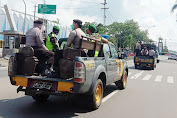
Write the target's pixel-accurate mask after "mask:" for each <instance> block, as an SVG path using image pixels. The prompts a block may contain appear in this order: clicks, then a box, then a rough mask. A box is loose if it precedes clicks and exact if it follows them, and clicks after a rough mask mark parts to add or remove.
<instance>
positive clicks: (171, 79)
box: [167, 76, 174, 84]
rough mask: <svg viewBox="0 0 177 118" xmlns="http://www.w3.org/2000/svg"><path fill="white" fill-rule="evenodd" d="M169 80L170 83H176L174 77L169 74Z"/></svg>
mask: <svg viewBox="0 0 177 118" xmlns="http://www.w3.org/2000/svg"><path fill="white" fill-rule="evenodd" d="M167 82H168V83H170V84H173V83H174V79H173V77H172V76H168V77H167Z"/></svg>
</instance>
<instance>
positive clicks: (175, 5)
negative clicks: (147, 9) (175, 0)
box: [171, 4, 177, 12]
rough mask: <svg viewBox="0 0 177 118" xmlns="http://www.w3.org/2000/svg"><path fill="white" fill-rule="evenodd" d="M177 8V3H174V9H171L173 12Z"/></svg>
mask: <svg viewBox="0 0 177 118" xmlns="http://www.w3.org/2000/svg"><path fill="white" fill-rule="evenodd" d="M176 8H177V4H174V5H173V7H172V9H171V12H174V10H175V9H176Z"/></svg>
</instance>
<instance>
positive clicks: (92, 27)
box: [89, 24, 97, 33]
mask: <svg viewBox="0 0 177 118" xmlns="http://www.w3.org/2000/svg"><path fill="white" fill-rule="evenodd" d="M89 29H90V31H91V32H92V33H95V32H96V30H97V28H96V26H95V25H93V24H90V25H89Z"/></svg>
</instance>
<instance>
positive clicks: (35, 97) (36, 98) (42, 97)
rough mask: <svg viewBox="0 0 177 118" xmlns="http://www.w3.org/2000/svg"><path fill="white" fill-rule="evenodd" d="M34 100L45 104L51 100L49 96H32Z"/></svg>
mask: <svg viewBox="0 0 177 118" xmlns="http://www.w3.org/2000/svg"><path fill="white" fill-rule="evenodd" d="M32 98H33V99H34V100H36V101H37V102H45V101H47V99H48V98H49V95H35V96H32Z"/></svg>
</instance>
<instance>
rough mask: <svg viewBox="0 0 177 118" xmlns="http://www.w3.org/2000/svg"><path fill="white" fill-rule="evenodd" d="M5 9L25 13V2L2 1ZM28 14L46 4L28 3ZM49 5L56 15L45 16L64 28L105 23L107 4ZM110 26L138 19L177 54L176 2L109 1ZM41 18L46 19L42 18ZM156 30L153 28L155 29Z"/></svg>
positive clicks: (66, 0) (75, 0)
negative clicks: (80, 23) (78, 22)
mask: <svg viewBox="0 0 177 118" xmlns="http://www.w3.org/2000/svg"><path fill="white" fill-rule="evenodd" d="M0 1H1V6H2V5H4V4H8V6H9V7H10V8H11V9H14V10H18V11H21V12H23V11H24V4H23V0H0ZM25 1H26V4H27V13H29V14H34V5H35V4H43V3H44V0H25ZM45 2H46V4H56V5H57V14H56V15H45V16H44V17H45V18H47V19H50V20H55V19H56V18H59V20H60V23H61V25H63V26H70V25H71V24H72V20H73V19H81V20H82V21H83V22H98V23H103V10H102V9H101V8H102V7H103V5H102V4H101V3H103V2H104V0H45ZM107 3H108V4H107V7H108V8H109V9H108V10H107V11H106V15H107V19H106V24H111V23H112V22H115V21H117V22H125V21H126V20H130V19H134V20H135V21H138V23H139V25H140V28H141V29H142V30H146V29H148V28H149V30H148V31H149V37H150V38H151V39H153V40H154V41H158V38H159V37H160V36H161V37H162V38H163V39H166V42H167V46H168V47H169V49H170V50H176V51H177V22H176V14H177V10H176V11H175V12H174V13H171V8H172V6H173V5H174V4H175V3H176V0H107ZM37 16H40V17H42V15H41V14H37ZM154 25H155V27H151V26H154Z"/></svg>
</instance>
